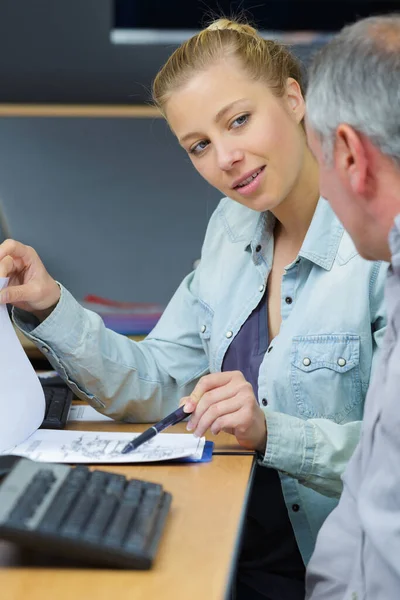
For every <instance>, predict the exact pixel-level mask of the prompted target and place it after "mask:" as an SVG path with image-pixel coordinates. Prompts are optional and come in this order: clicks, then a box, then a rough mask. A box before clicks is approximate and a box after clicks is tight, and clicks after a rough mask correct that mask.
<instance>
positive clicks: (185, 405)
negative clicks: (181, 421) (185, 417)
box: [179, 396, 192, 413]
mask: <svg viewBox="0 0 400 600" xmlns="http://www.w3.org/2000/svg"><path fill="white" fill-rule="evenodd" d="M188 400H189V396H184V397H183V398H182V399H181V401H180V402H179V406H184V407H185V408H184V412H187V413H191V412H192V410H191V409H190V406H189V405H188Z"/></svg>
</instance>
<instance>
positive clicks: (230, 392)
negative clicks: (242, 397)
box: [189, 381, 239, 429]
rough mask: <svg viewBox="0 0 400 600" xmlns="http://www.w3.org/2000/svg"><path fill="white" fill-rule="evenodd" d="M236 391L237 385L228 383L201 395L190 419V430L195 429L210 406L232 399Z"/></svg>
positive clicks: (237, 389)
mask: <svg viewBox="0 0 400 600" xmlns="http://www.w3.org/2000/svg"><path fill="white" fill-rule="evenodd" d="M238 391H239V388H238V385H237V383H235V382H233V381H229V382H228V383H227V384H226V385H222V386H220V387H216V388H214V389H211V390H209V391H208V392H206V393H205V394H203V396H202V398H201V399H200V401H199V403H198V404H197V406H196V407H195V409H194V411H193V413H192V416H191V417H190V421H189V423H190V424H191V428H192V429H196V427H197V425H198V423H199V421H200V419H201V418H202V416H203V415H204V413H205V412H206V411H207V410H208V409H209V408H210V406H212V405H216V404H219V403H220V402H222V401H223V400H228V399H232V398H234V397H235V396H236V395H237V393H238Z"/></svg>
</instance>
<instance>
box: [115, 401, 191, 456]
mask: <svg viewBox="0 0 400 600" xmlns="http://www.w3.org/2000/svg"><path fill="white" fill-rule="evenodd" d="M183 409H184V405H183V406H180V407H179V408H177V409H176V410H174V412H173V413H171V414H170V415H168V416H166V417H165V418H164V419H162V420H161V421H159V422H158V423H156V424H155V425H152V426H151V427H149V428H148V429H146V431H143V433H141V434H140V435H138V437H136V438H135V439H134V440H132V441H131V442H129V443H128V444H127V445H126V446H125V447H124V448H123V449H122V454H127V453H128V452H132V450H136V448H139V446H141V445H142V444H144V443H145V442H148V441H149V440H151V438H153V437H154V436H155V435H157V433H160V431H163V430H164V429H166V428H167V427H169V426H170V425H175V424H176V423H180V421H183V419H185V418H186V417H188V416H189V415H190V413H187V412H184V410H183Z"/></svg>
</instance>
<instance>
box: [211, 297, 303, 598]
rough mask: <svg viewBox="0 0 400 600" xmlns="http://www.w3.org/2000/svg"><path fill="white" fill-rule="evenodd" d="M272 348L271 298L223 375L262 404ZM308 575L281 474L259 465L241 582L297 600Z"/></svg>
mask: <svg viewBox="0 0 400 600" xmlns="http://www.w3.org/2000/svg"><path fill="white" fill-rule="evenodd" d="M268 344H269V332H268V321H267V294H266V293H265V294H264V296H263V298H262V299H261V301H260V303H259V305H258V306H257V307H256V308H255V309H254V311H253V312H252V313H251V314H250V316H249V317H248V319H247V321H245V323H244V324H243V325H242V327H241V329H240V330H239V332H238V333H237V335H236V336H235V338H234V340H233V341H232V342H231V344H230V346H229V348H228V350H227V352H226V354H225V356H224V359H223V363H222V368H221V370H222V371H241V372H242V373H243V375H244V377H245V379H246V380H247V381H248V382H249V383H251V385H252V386H253V390H254V395H255V397H256V398H258V375H259V369H260V365H261V363H262V360H263V358H264V355H265V353H266V351H267V348H268ZM304 572H305V567H304V563H303V560H302V558H301V555H300V552H299V549H298V547H297V542H296V539H295V537H294V533H293V528H292V525H291V523H290V520H289V516H288V512H287V508H286V505H285V502H284V499H283V494H282V487H281V484H280V479H279V476H278V473H277V471H276V470H275V469H270V468H268V467H263V466H260V465H257V467H256V473H255V479H254V484H253V489H252V493H251V495H250V499H249V506H248V510H247V515H246V521H245V528H244V532H243V541H242V547H241V552H240V556H239V563H238V578H239V580H240V581H243V582H245V583H246V585H249V586H250V587H252V588H254V589H255V590H257V591H258V592H260V593H262V594H263V593H264V594H266V595H267V597H271V598H275V597H276V598H288V599H289V598H290V599H291V598H301V597H304V589H303V581H304ZM300 582H301V583H300ZM284 594H286V595H284ZM289 594H290V595H289Z"/></svg>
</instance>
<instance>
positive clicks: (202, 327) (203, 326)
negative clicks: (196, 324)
mask: <svg viewBox="0 0 400 600" xmlns="http://www.w3.org/2000/svg"><path fill="white" fill-rule="evenodd" d="M206 329H207V327H206V326H205V325H202V326H201V329H200V331H201V333H204V332H205V330H206Z"/></svg>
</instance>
